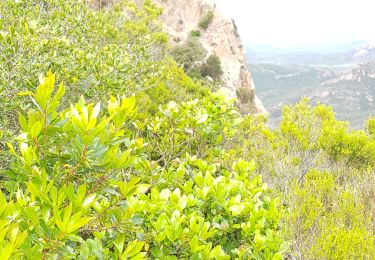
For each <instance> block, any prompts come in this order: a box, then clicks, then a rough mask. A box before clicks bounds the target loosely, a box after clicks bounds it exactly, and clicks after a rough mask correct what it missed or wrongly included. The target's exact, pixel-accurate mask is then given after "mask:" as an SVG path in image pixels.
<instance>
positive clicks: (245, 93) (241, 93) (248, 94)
mask: <svg viewBox="0 0 375 260" xmlns="http://www.w3.org/2000/svg"><path fill="white" fill-rule="evenodd" d="M236 94H237V97H238V100H239V101H240V102H241V103H249V102H250V103H252V102H253V101H254V97H255V89H251V88H248V87H240V88H237V89H236Z"/></svg>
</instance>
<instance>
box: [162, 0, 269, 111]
mask: <svg viewBox="0 0 375 260" xmlns="http://www.w3.org/2000/svg"><path fill="white" fill-rule="evenodd" d="M155 2H156V3H157V4H158V5H160V6H161V7H163V8H164V12H163V15H162V17H161V19H162V21H163V23H164V30H165V32H167V33H168V34H169V35H170V36H171V42H172V44H174V45H177V44H182V43H184V42H185V41H186V40H187V39H188V37H190V36H191V32H192V31H194V30H199V31H200V33H201V35H200V36H199V37H198V40H199V41H200V42H201V44H202V46H203V47H204V48H205V49H206V50H207V57H208V56H210V55H216V56H218V57H219V58H220V61H221V67H222V70H223V72H224V73H223V75H222V80H223V82H224V84H225V87H226V88H228V89H229V92H230V94H231V96H233V97H235V96H236V95H237V94H238V93H240V91H238V90H241V92H243V91H245V92H247V93H251V94H250V95H249V94H247V95H245V96H246V97H247V98H246V99H244V98H241V97H239V100H240V104H239V107H240V110H241V111H243V112H244V113H267V112H266V110H265V108H264V106H263V104H262V102H261V101H260V100H259V99H258V98H257V96H256V95H255V86H254V82H253V79H252V76H251V74H250V72H249V71H248V69H247V65H246V58H245V51H244V48H243V46H242V40H241V38H240V36H239V34H238V32H237V28H236V25H235V23H234V21H233V20H229V19H226V18H224V16H223V15H221V14H220V13H219V12H218V11H217V8H216V5H215V4H214V3H213V1H212V0H155ZM209 12H212V13H213V14H214V17H213V20H212V22H211V23H210V24H209V26H208V27H207V29H203V28H200V27H199V23H200V21H202V19H204V18H205V17H206V16H207V14H208V13H209Z"/></svg>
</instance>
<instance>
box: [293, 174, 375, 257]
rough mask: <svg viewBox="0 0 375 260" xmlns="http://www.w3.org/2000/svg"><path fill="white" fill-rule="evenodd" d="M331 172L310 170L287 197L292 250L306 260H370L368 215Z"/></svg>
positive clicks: (373, 247)
mask: <svg viewBox="0 0 375 260" xmlns="http://www.w3.org/2000/svg"><path fill="white" fill-rule="evenodd" d="M338 182H339V180H338V179H337V178H336V177H335V175H334V173H328V172H319V171H315V170H312V171H311V172H309V173H308V174H307V175H306V180H305V182H304V183H303V184H298V183H295V184H293V185H292V190H291V191H290V194H288V197H289V198H290V201H288V203H290V205H291V207H290V208H289V209H288V216H287V221H288V222H287V223H288V225H289V226H290V229H291V230H292V236H294V237H293V240H294V241H295V246H296V247H295V250H296V252H298V253H299V254H300V255H301V256H303V257H304V258H307V259H316V258H318V259H370V258H371V257H372V256H374V254H375V244H374V243H375V236H374V234H373V232H372V223H371V216H370V215H366V214H364V210H365V209H364V204H363V203H362V201H361V197H360V196H358V194H357V193H355V191H351V190H348V189H344V188H343V187H341V185H340V184H339V183H338Z"/></svg>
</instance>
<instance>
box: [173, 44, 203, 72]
mask: <svg viewBox="0 0 375 260" xmlns="http://www.w3.org/2000/svg"><path fill="white" fill-rule="evenodd" d="M206 53H207V51H206V49H205V48H204V47H203V46H202V44H201V43H200V42H199V41H198V40H197V39H194V38H193V37H191V38H189V39H188V41H187V42H186V43H184V44H182V45H179V46H176V47H175V48H174V49H173V50H172V52H171V55H172V57H173V58H174V59H175V60H176V61H177V63H178V64H180V65H181V66H183V67H184V70H185V71H186V72H189V71H191V70H192V69H193V68H194V65H195V64H196V63H197V62H200V61H203V59H204V57H205V56H206Z"/></svg>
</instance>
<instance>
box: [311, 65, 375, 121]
mask: <svg viewBox="0 0 375 260" xmlns="http://www.w3.org/2000/svg"><path fill="white" fill-rule="evenodd" d="M307 94H308V96H310V97H311V98H312V100H314V101H315V100H319V101H321V102H322V103H325V104H329V105H331V106H333V108H334V110H335V111H336V112H337V116H338V118H340V119H345V120H350V121H351V122H352V123H353V124H354V125H355V126H356V127H360V126H361V124H362V123H363V121H364V119H366V118H367V117H368V115H369V114H373V113H374V112H375V104H374V98H375V62H368V63H363V64H360V65H358V66H356V67H355V68H354V69H353V70H352V71H350V72H348V73H345V74H342V75H340V76H338V77H336V78H334V79H331V80H328V81H326V82H323V83H322V84H320V85H319V86H317V87H314V88H312V89H311V90H310V91H309V92H307Z"/></svg>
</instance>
